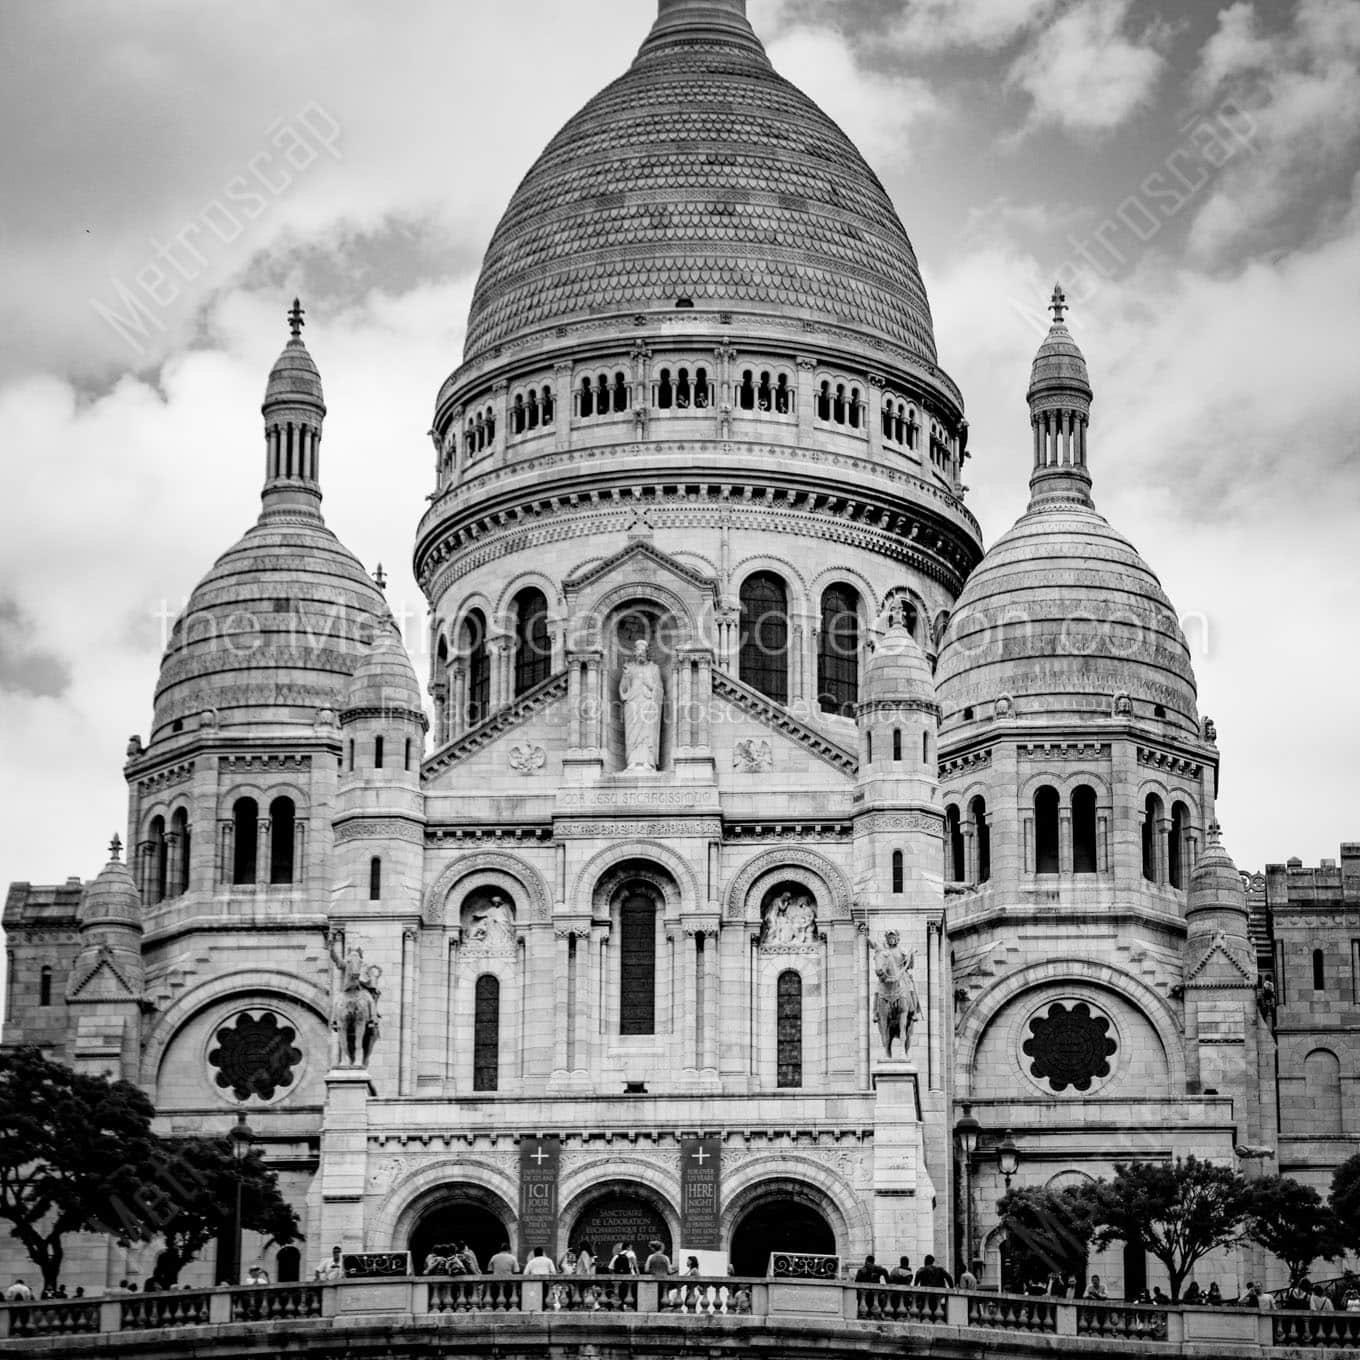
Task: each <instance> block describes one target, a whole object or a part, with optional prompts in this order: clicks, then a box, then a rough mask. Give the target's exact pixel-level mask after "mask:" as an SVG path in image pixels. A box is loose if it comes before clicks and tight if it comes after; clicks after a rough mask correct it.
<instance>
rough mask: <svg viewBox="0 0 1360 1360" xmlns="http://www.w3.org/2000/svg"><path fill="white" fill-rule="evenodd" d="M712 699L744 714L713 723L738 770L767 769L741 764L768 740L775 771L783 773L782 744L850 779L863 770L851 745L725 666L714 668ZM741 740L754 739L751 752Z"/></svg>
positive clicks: (800, 758) (803, 758)
mask: <svg viewBox="0 0 1360 1360" xmlns="http://www.w3.org/2000/svg"><path fill="white" fill-rule="evenodd" d="M713 699H714V702H715V704H716V703H726V704H728V705H730V706H731V708H732V709H734V710H735V711H736V714H737V715H740V719H739V720H738V721H735V722H734V721H731V718H732V717H733V716H734V715H732V714H728V715H724V719H723V721H722V722H721V723H719V722H717V721H716V720H715V721H714V723H713V724H712V726H713V730H714V738H715V744H716V742H717V741H718V739H719V734H721V739H722V742H723V745H724V748H725V749H727V750H728V751H730V755H729V757H728V760H727V764H728V765H729V766H730V767H731V768H732V769H734V770H737V771H739V772H749V773H763V771H762V770H760V769H756V770H752V771H744V770H743V769H742V767H743V765H744V764H745V763H746V759H745V757H746V754H747V752H751V751H752V750H754V752H756V753H759V754H761V755H763V750H764V746H766V745H768V747H769V751H770V755H771V757H772V759H773V764H772V766H771V770H772V772H773V773H775V774H778V773H780V771H781V765H782V764H783V762H781V761H780V760H779V759H778V754H777V753H778V752H779V751H780V749H781V748H788V749H789V750H790V751H791V752H796V754H797V759H798V761H799V762H801V763H802V764H804V765H805V764H806V763H807V760H808V758H809V757H812V758H813V759H815V760H817V761H820V762H821V763H823V764H826V765H830V766H832V767H833V768H834V769H837V770H839V771H840V772H841V773H842V774H844V775H845V776H847V778H853V777H854V775H855V773H856V771H857V770H858V769H859V759H858V757H857V756H856V754H855V752H854V751H853V750H852V749H851V748H850V747H848V746H845V745H844V744H842V743H841V742H839V741H837V740H836V739H835V738H834V737H833V736H831V735H829V734H828V733H826V732H823V731H822V730H820V729H819V728H817V727H814V726H813V725H812V724H811V723H807V722H804V721H803V720H802V719H801V718H797V717H795V716H794V715H793V714H791V713H790V712H789V711H788V710H787V709H786V708H785V707H784V706H783V705H782V704H777V703H775V702H774V700H773V699H767V698H766V697H765V695H763V694H762V693H761V692H760V691H759V690H757V689H753V688H752V687H751V686H750V685H748V684H746V683H745V682H743V681H741V680H738V679H737V678H736V677H735V676H732V675H729V674H727V673H726V672H725V671H714V672H713ZM742 742H747V743H749V744H750V745H748V747H747V752H743V751H742V750H741V749H740V747H739V743H742ZM756 763H757V764H761V763H763V761H761V760H757V762H756Z"/></svg>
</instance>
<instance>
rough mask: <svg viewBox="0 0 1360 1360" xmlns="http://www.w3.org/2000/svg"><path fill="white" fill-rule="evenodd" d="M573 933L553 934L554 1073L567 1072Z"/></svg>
mask: <svg viewBox="0 0 1360 1360" xmlns="http://www.w3.org/2000/svg"><path fill="white" fill-rule="evenodd" d="M570 949H571V931H569V930H557V931H554V933H553V979H554V985H553V996H554V998H555V1005H554V1007H553V1009H554V1011H555V1012H556V1015H557V1024H556V1028H555V1030H554V1033H553V1071H554V1072H555V1073H556V1072H565V1071H566V1070H567V1051H568V1033H569V1031H568V1026H569V1025H570V1023H571V1010H572V1007H571V965H570V958H569V954H570Z"/></svg>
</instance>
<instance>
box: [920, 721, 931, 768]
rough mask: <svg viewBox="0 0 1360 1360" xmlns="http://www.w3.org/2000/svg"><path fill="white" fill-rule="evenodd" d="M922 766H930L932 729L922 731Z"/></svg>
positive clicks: (924, 728)
mask: <svg viewBox="0 0 1360 1360" xmlns="http://www.w3.org/2000/svg"><path fill="white" fill-rule="evenodd" d="M921 764H922V765H927V766H928V765H929V764H930V728H928V727H923V728H922V729H921Z"/></svg>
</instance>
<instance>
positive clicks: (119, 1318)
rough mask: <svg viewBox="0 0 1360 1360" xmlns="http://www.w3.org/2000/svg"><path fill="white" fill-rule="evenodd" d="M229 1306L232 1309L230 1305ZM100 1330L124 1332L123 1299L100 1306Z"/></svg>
mask: <svg viewBox="0 0 1360 1360" xmlns="http://www.w3.org/2000/svg"><path fill="white" fill-rule="evenodd" d="M227 1306H228V1308H229V1309H230V1306H231V1305H230V1303H228V1305H227ZM99 1330H100V1331H101V1332H121V1331H122V1330H123V1301H122V1299H120V1298H116V1299H105V1300H104V1301H103V1302H102V1303H101V1304H100V1305H99Z"/></svg>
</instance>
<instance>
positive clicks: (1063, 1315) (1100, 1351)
mask: <svg viewBox="0 0 1360 1360" xmlns="http://www.w3.org/2000/svg"><path fill="white" fill-rule="evenodd" d="M696 1333H698V1335H697V1336H696ZM1031 1338H1032V1340H1031ZM549 1342H551V1345H552V1347H553V1349H554V1354H556V1353H557V1352H558V1350H559V1349H560V1350H561V1351H562V1353H563V1354H564V1355H565V1354H568V1353H580V1354H582V1355H585V1354H589V1353H598V1348H599V1347H601V1346H608V1347H615V1348H617V1347H622V1348H625V1349H627V1350H629V1351H633V1350H635V1349H637V1348H639V1347H641V1348H642V1349H645V1350H647V1351H656V1352H657V1353H663V1354H664V1353H671V1352H675V1353H679V1352H681V1351H685V1350H689V1349H692V1348H693V1347H695V1346H696V1345H699V1346H702V1347H704V1348H706V1349H707V1350H708V1351H709V1352H710V1353H711V1352H712V1351H714V1350H722V1349H727V1348H730V1349H731V1350H732V1352H733V1354H734V1356H735V1355H736V1354H737V1353H738V1352H745V1351H747V1350H748V1349H749V1348H750V1347H752V1346H754V1347H756V1348H757V1350H762V1351H764V1352H765V1353H775V1354H777V1353H780V1352H781V1351H783V1350H787V1349H788V1348H789V1347H791V1346H796V1347H797V1348H798V1349H799V1350H800V1351H804V1350H806V1349H807V1348H808V1347H809V1346H811V1347H813V1348H814V1349H823V1350H828V1351H833V1352H835V1353H836V1354H837V1355H849V1354H851V1353H854V1354H859V1355H866V1356H878V1355H881V1356H883V1357H884V1358H885V1360H887V1357H889V1356H891V1357H894V1360H895V1358H896V1357H900V1355H901V1354H902V1353H903V1351H904V1350H907V1351H920V1352H928V1353H929V1354H931V1355H933V1356H937V1357H941V1356H959V1357H963V1356H970V1357H971V1356H976V1355H978V1354H985V1353H989V1352H990V1351H992V1350H994V1349H995V1350H1004V1351H1005V1352H1006V1353H1007V1354H1009V1355H1011V1356H1012V1357H1018V1358H1020V1360H1023V1358H1024V1357H1028V1356H1033V1357H1036V1358H1037V1357H1039V1356H1045V1357H1052V1356H1054V1355H1069V1356H1073V1357H1083V1356H1092V1357H1094V1356H1111V1355H1121V1354H1126V1355H1129V1356H1139V1355H1148V1354H1159V1355H1167V1356H1173V1355H1187V1356H1188V1355H1206V1354H1218V1355H1232V1356H1234V1357H1237V1356H1261V1357H1267V1358H1274V1357H1278V1360H1284V1357H1285V1356H1286V1355H1289V1356H1291V1357H1297V1355H1298V1353H1299V1351H1300V1350H1309V1351H1311V1350H1318V1351H1325V1352H1326V1353H1327V1354H1328V1355H1330V1356H1335V1357H1338V1360H1346V1357H1352V1360H1360V1313H1308V1312H1264V1313H1263V1312H1257V1311H1254V1310H1253V1311H1245V1310H1240V1309H1236V1308H1182V1307H1170V1308H1158V1307H1149V1306H1139V1305H1133V1304H1126V1303H1119V1302H1108V1303H1096V1302H1088V1301H1085V1300H1066V1299H1051V1298H1031V1297H1025V1296H1019V1295H1008V1294H992V1293H970V1294H965V1293H958V1292H954V1291H948V1290H933V1289H911V1288H906V1287H902V1286H891V1285H875V1286H865V1285H857V1284H854V1283H851V1282H848V1281H816V1282H814V1281H804V1280H795V1279H750V1280H747V1279H692V1278H683V1279H682V1278H680V1277H671V1278H669V1279H655V1278H652V1277H650V1276H645V1275H644V1276H633V1277H623V1278H617V1277H610V1276H589V1277H578V1276H567V1277H563V1278H562V1279H560V1280H559V1279H556V1278H555V1277H552V1276H548V1277H546V1278H545V1277H541V1276H534V1277H528V1278H525V1277H521V1276H510V1277H506V1276H461V1277H456V1278H442V1277H440V1278H420V1279H410V1278H401V1279H363V1280H342V1281H338V1282H335V1283H327V1284H285V1285H273V1286H270V1287H268V1288H264V1289H254V1288H250V1287H240V1288H230V1289H228V1288H223V1289H213V1290H206V1289H205V1290H182V1291H181V1290H176V1291H171V1292H168V1293H152V1294H131V1295H119V1296H115V1297H107V1298H98V1299H71V1300H61V1301H54V1302H46V1303H13V1304H5V1305H3V1306H0V1356H6V1355H15V1356H23V1357H25V1360H32V1358H33V1357H37V1356H51V1357H54V1360H56V1358H57V1357H71V1358H72V1360H76V1358H78V1357H82V1358H83V1357H91V1358H93V1357H95V1356H100V1357H104V1356H124V1357H128V1360H134V1358H135V1360H143V1357H149V1356H156V1357H161V1358H162V1360H175V1357H185V1358H186V1360H187V1358H188V1357H190V1356H192V1357H193V1358H194V1360H209V1358H212V1360H234V1358H235V1357H237V1356H245V1355H254V1356H258V1355H260V1354H263V1353H265V1351H264V1350H262V1349H261V1348H262V1347H265V1348H267V1349H268V1353H270V1354H280V1353H285V1352H286V1353H287V1354H288V1355H292V1356H298V1357H302V1356H308V1355H314V1356H316V1357H318V1360H320V1358H321V1357H323V1356H332V1355H335V1354H336V1353H337V1347H340V1348H343V1349H344V1353H345V1354H346V1355H350V1356H356V1357H357V1356H361V1355H368V1354H373V1355H375V1356H376V1355H379V1354H381V1355H382V1356H384V1357H398V1356H405V1355H411V1356H415V1355H422V1356H423V1355H428V1354H430V1353H432V1350H431V1348H432V1347H449V1346H456V1347H457V1349H459V1350H460V1351H465V1352H468V1353H474V1352H480V1351H482V1350H484V1349H486V1350H490V1349H492V1348H494V1349H496V1350H497V1351H498V1352H501V1353H504V1354H507V1355H508V1354H511V1353H519V1352H521V1351H523V1352H525V1353H527V1352H529V1351H531V1350H532V1351H535V1352H537V1351H542V1350H544V1348H546V1347H547V1345H548V1344H549Z"/></svg>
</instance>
